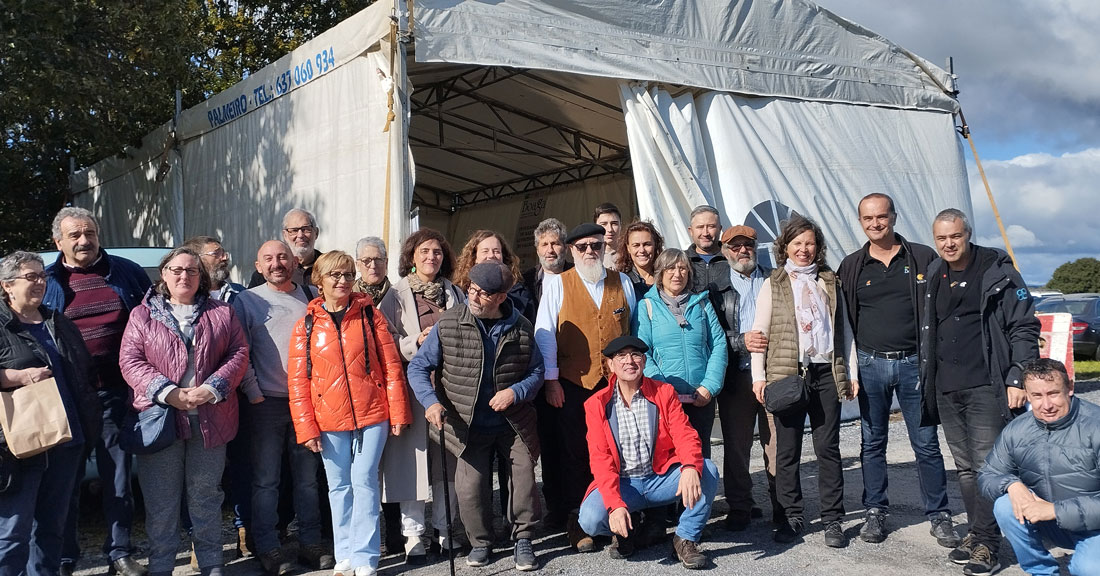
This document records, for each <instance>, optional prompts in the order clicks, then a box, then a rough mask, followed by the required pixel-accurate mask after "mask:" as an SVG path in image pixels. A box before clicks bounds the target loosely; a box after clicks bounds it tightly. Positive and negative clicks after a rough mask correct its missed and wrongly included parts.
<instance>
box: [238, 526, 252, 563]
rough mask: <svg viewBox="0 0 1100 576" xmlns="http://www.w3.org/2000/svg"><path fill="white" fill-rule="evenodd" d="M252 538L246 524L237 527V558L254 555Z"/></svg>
mask: <svg viewBox="0 0 1100 576" xmlns="http://www.w3.org/2000/svg"><path fill="white" fill-rule="evenodd" d="M251 544H252V538H251V537H250V536H249V535H248V529H246V528H245V527H244V526H241V527H240V528H237V558H248V557H249V556H251V555H252V546H251Z"/></svg>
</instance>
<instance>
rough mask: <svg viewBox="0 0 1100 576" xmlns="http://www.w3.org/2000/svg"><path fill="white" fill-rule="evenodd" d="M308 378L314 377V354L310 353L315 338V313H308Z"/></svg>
mask: <svg viewBox="0 0 1100 576" xmlns="http://www.w3.org/2000/svg"><path fill="white" fill-rule="evenodd" d="M305 324H306V380H309V379H312V378H313V356H312V355H311V354H310V346H311V345H312V343H311V341H312V340H313V314H306V318H305Z"/></svg>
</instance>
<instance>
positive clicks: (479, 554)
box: [466, 546, 489, 566]
mask: <svg viewBox="0 0 1100 576" xmlns="http://www.w3.org/2000/svg"><path fill="white" fill-rule="evenodd" d="M488 564H489V547H488V546H475V547H474V548H472V549H471V550H470V553H469V554H467V555H466V565H467V566H487V565H488Z"/></svg>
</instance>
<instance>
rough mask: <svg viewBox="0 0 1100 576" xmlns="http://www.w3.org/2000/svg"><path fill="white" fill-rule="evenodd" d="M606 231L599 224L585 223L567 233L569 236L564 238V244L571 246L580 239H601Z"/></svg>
mask: <svg viewBox="0 0 1100 576" xmlns="http://www.w3.org/2000/svg"><path fill="white" fill-rule="evenodd" d="M606 232H607V231H606V230H604V229H603V226H600V225H599V224H593V223H591V222H585V223H584V224H581V225H580V226H577V227H576V228H574V229H573V231H572V232H570V233H569V236H567V237H566V238H565V243H566V244H572V243H574V242H576V241H577V240H580V239H581V238H588V237H589V236H599V237H600V238H603V235H604V234H605V233H606Z"/></svg>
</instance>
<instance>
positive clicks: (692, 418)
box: [681, 399, 714, 459]
mask: <svg viewBox="0 0 1100 576" xmlns="http://www.w3.org/2000/svg"><path fill="white" fill-rule="evenodd" d="M681 405H682V406H683V408H684V414H687V417H688V422H691V427H692V428H694V429H695V431H696V432H698V433H699V441H700V442H702V443H703V458H707V459H710V432H711V430H713V429H714V401H713V399H712V400H711V401H710V402H708V403H707V405H706V406H696V405H694V404H692V403H690V402H684V403H683V404H681Z"/></svg>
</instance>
